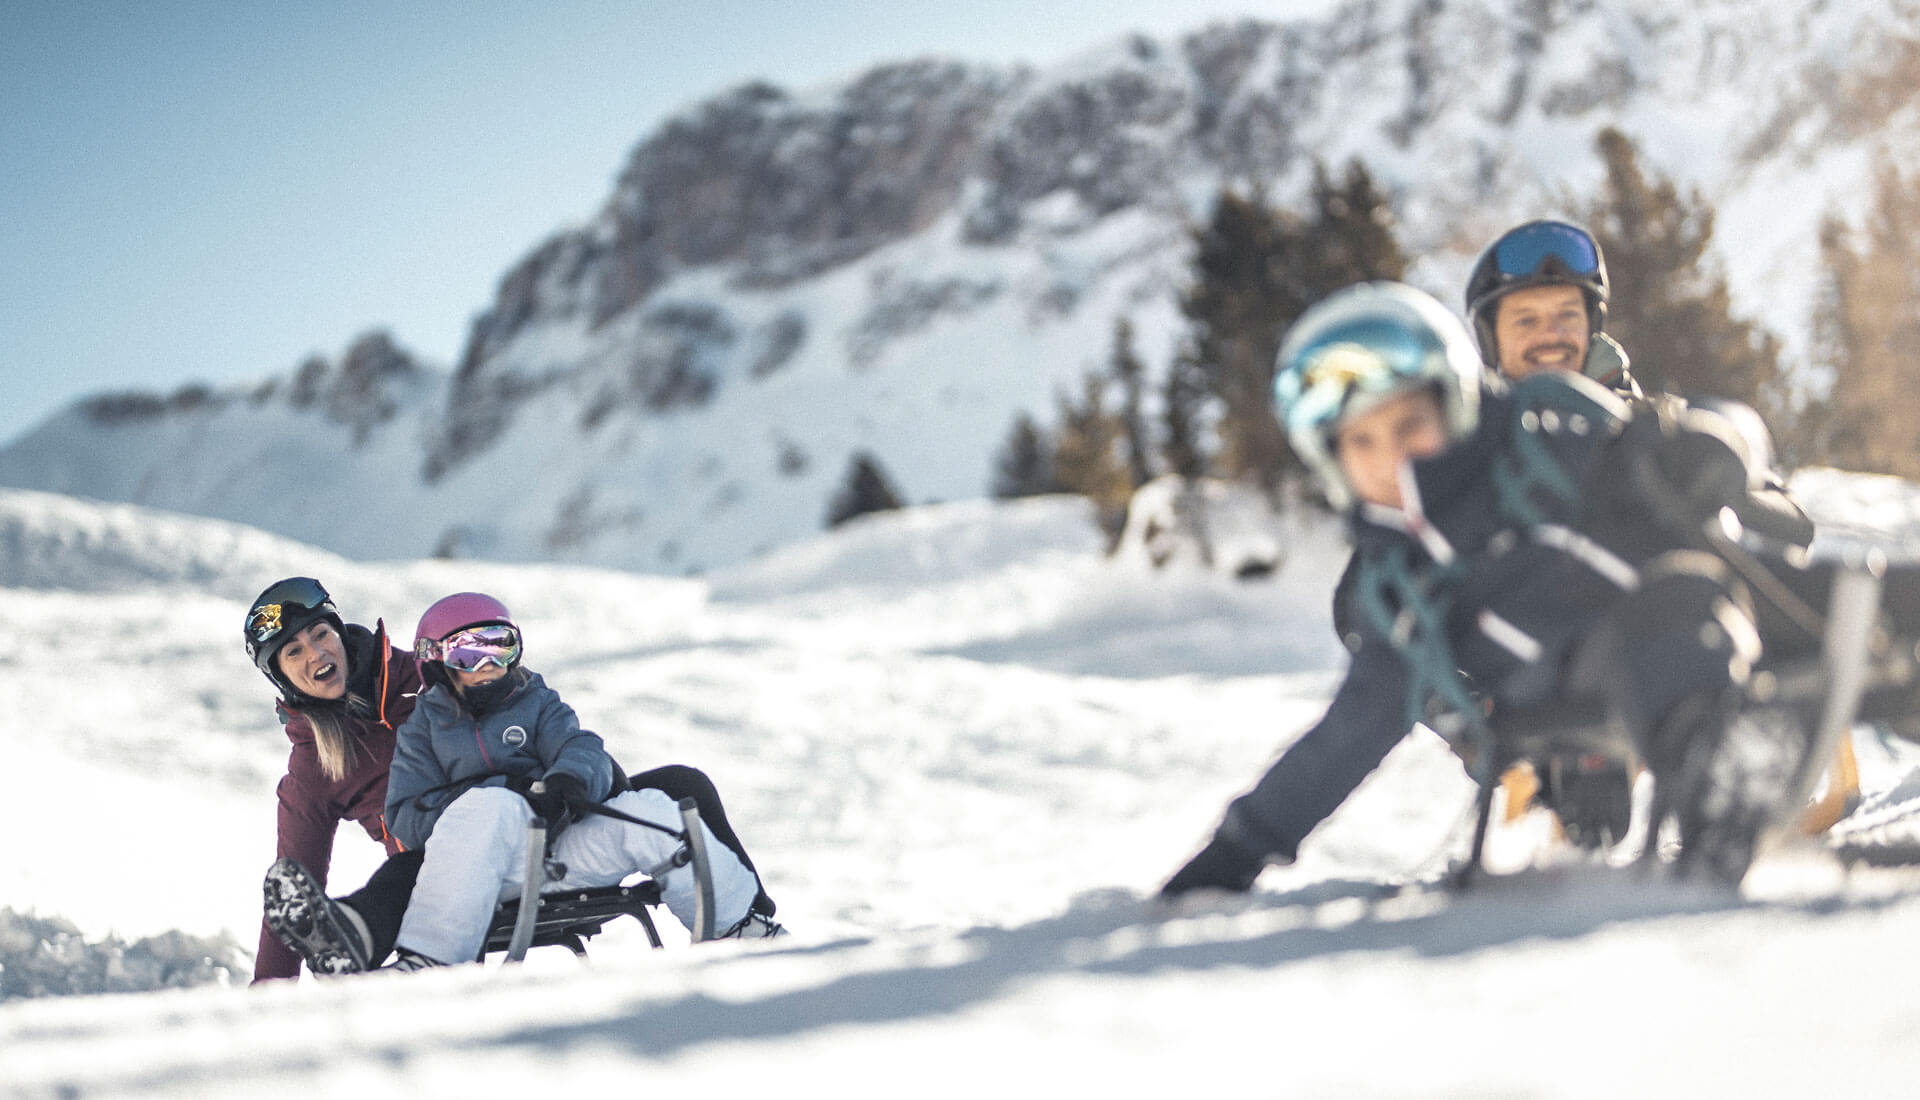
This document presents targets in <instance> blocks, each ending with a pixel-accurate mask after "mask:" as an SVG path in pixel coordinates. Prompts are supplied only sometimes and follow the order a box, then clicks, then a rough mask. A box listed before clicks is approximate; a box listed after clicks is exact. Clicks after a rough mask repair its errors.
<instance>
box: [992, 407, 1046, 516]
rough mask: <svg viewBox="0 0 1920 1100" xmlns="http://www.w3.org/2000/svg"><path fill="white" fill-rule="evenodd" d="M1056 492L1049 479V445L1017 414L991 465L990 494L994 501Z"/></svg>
mask: <svg viewBox="0 0 1920 1100" xmlns="http://www.w3.org/2000/svg"><path fill="white" fill-rule="evenodd" d="M1059 491H1060V484H1059V482H1057V481H1055V480H1054V477H1053V452H1052V444H1051V443H1050V442H1049V441H1048V439H1047V437H1046V435H1045V434H1044V433H1042V432H1041V431H1040V428H1039V426H1038V425H1036V424H1035V423H1034V422H1033V417H1031V416H1028V415H1027V414H1026V413H1021V414H1020V415H1019V416H1017V417H1015V418H1014V421H1013V430H1012V431H1010V432H1008V433H1007V441H1006V443H1005V444H1003V445H1002V446H1001V449H1000V457H999V459H998V460H997V461H996V462H995V463H994V473H993V495H994V497H995V498H996V499H998V500H1012V499H1014V498H1016V497H1034V496H1040V495H1042V494H1044V493H1057V492H1059Z"/></svg>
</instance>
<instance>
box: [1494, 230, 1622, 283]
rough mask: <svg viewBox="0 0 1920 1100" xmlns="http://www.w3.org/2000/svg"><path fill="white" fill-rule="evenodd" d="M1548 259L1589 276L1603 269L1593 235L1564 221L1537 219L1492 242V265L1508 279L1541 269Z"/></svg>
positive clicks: (1572, 271)
mask: <svg viewBox="0 0 1920 1100" xmlns="http://www.w3.org/2000/svg"><path fill="white" fill-rule="evenodd" d="M1549 261H1555V262H1557V263H1558V264H1559V265H1560V266H1561V267H1562V268H1564V269H1565V274H1568V275H1575V276H1589V275H1592V274H1594V273H1595V272H1597V271H1599V270H1600V252H1599V250H1598V249H1597V248H1595V247H1594V243H1593V238H1592V237H1589V236H1587V234H1586V233H1585V232H1583V231H1581V230H1579V229H1575V228H1574V227H1573V226H1571V225H1566V224H1563V223H1561V222H1534V223H1532V224H1530V225H1523V226H1521V227H1520V228H1518V229H1515V230H1514V231H1513V232H1511V233H1508V234H1507V235H1506V236H1504V237H1502V238H1500V240H1499V242H1498V243H1496V244H1495V245H1494V246H1493V265H1494V267H1495V268H1497V269H1498V270H1499V272H1500V274H1501V275H1502V276H1504V277H1506V278H1509V279H1519V278H1524V277H1526V276H1528V275H1538V274H1541V273H1542V269H1543V268H1545V266H1546V265H1547V263H1548V262H1549Z"/></svg>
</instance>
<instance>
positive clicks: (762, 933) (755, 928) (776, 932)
mask: <svg viewBox="0 0 1920 1100" xmlns="http://www.w3.org/2000/svg"><path fill="white" fill-rule="evenodd" d="M787 934H788V933H787V930H786V929H785V928H783V927H781V926H780V924H779V923H778V922H776V921H774V920H772V919H771V918H768V917H765V916H762V915H761V914H759V913H757V912H754V911H751V910H749V911H748V912H747V915H746V916H744V917H741V918H740V920H739V922H738V923H736V924H735V925H734V926H733V927H732V928H729V929H727V930H726V931H725V932H722V933H720V934H719V935H718V936H715V937H714V939H717V940H770V939H773V938H774V937H775V936H784V935H787Z"/></svg>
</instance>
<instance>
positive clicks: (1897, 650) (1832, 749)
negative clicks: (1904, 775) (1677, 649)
mask: <svg viewBox="0 0 1920 1100" xmlns="http://www.w3.org/2000/svg"><path fill="white" fill-rule="evenodd" d="M1880 591H1881V578H1880V575H1879V573H1878V571H1877V570H1875V569H1873V568H1864V569H1862V568H1856V569H1845V570H1842V571H1840V572H1838V573H1837V574H1836V575H1835V577H1834V590H1833V594H1832V596H1831V598H1830V606H1829V609H1828V613H1827V616H1826V620H1825V623H1824V624H1823V625H1824V630H1823V632H1822V635H1821V653H1820V656H1819V657H1818V658H1814V659H1806V660H1801V661H1799V662H1796V663H1794V664H1792V665H1789V666H1786V667H1782V668H1777V669H1770V670H1768V671H1767V672H1766V673H1765V675H1766V684H1767V686H1766V688H1765V689H1764V690H1757V691H1756V692H1755V699H1756V701H1758V702H1763V703H1774V704H1785V705H1788V706H1794V707H1798V708H1800V709H1802V710H1803V711H1805V712H1806V715H1807V717H1808V718H1809V719H1810V726H1811V730H1810V738H1811V740H1810V744H1809V746H1808V752H1807V755H1806V758H1805V759H1804V760H1803V761H1802V762H1801V765H1800V768H1799V770H1798V772H1797V773H1796V774H1795V775H1794V776H1793V777H1792V779H1791V781H1790V785H1789V790H1788V799H1789V804H1790V805H1798V806H1801V807H1802V809H1801V810H1800V811H1799V812H1798V813H1797V814H1795V815H1794V817H1793V818H1792V819H1791V820H1790V821H1787V822H1777V823H1776V824H1775V826H1774V827H1775V828H1778V827H1781V826H1783V825H1784V826H1787V827H1789V828H1792V829H1794V830H1795V831H1797V832H1799V833H1800V834H1801V835H1803V836H1813V835H1818V834H1820V833H1822V832H1825V831H1826V830H1827V829H1829V828H1832V827H1833V825H1834V824H1835V823H1837V822H1838V821H1839V820H1840V819H1841V818H1843V817H1845V816H1846V815H1847V814H1848V813H1851V812H1852V811H1853V809H1854V808H1856V807H1857V806H1858V805H1859V802H1860V775H1859V769H1858V766H1857V763H1856V761H1855V758H1854V753H1853V744H1852V741H1851V739H1850V737H1849V732H1850V731H1851V729H1852V726H1853V724H1854V722H1855V721H1856V719H1857V717H1858V713H1859V709H1860V703H1861V700H1862V698H1863V696H1864V695H1865V694H1866V693H1867V692H1868V691H1871V690H1875V689H1880V688H1885V687H1888V686H1900V687H1906V686H1910V685H1912V684H1913V683H1914V682H1915V681H1916V679H1920V668H1916V663H1915V659H1914V658H1915V657H1916V656H1920V653H1916V651H1914V650H1912V649H1907V648H1904V647H1903V646H1901V645H1897V644H1893V640H1892V639H1889V638H1888V637H1886V636H1885V635H1884V634H1883V633H1881V632H1880V630H1879V629H1878V622H1877V611H1878V607H1879V600H1880ZM1756 687H1758V685H1756ZM1519 724H1524V725H1526V726H1528V727H1529V728H1532V729H1534V730H1536V731H1538V730H1544V731H1545V732H1533V733H1523V734H1517V735H1516V734H1511V733H1504V732H1503V734H1502V735H1501V736H1498V737H1496V739H1495V740H1496V744H1495V747H1494V752H1495V759H1494V765H1495V766H1494V767H1493V768H1492V769H1491V770H1490V772H1489V775H1490V778H1489V779H1487V780H1485V781H1483V782H1482V783H1481V784H1480V785H1479V792H1478V797H1477V800H1476V803H1475V822H1474V833H1473V846H1472V850H1471V854H1470V855H1469V856H1468V858H1467V860H1466V862H1465V863H1463V864H1461V865H1460V866H1458V867H1456V868H1454V870H1453V871H1452V872H1450V873H1449V874H1448V876H1447V878H1448V884H1449V885H1450V886H1453V887H1455V888H1464V887H1468V886H1471V885H1472V884H1473V883H1474V882H1475V881H1477V880H1478V879H1479V878H1480V877H1481V876H1483V875H1485V874H1486V871H1485V868H1484V866H1483V864H1482V859H1483V857H1484V856H1485V853H1486V840H1487V834H1488V832H1489V830H1490V828H1491V826H1492V820H1493V793H1494V791H1495V790H1497V789H1499V788H1500V786H1501V779H1502V777H1503V776H1504V775H1505V773H1506V771H1507V769H1508V768H1509V767H1511V766H1513V765H1514V764H1518V763H1521V762H1533V761H1536V760H1539V759H1542V758H1544V757H1545V756H1547V755H1550V754H1552V753H1556V752H1566V751H1569V750H1572V751H1590V752H1597V753H1601V754H1605V755H1609V756H1612V757H1614V758H1615V759H1618V760H1621V761H1623V762H1625V763H1627V765H1628V767H1629V769H1630V770H1631V769H1633V768H1635V767H1636V766H1638V765H1639V764H1640V759H1639V756H1638V753H1637V752H1636V751H1635V750H1634V748H1633V746H1632V742H1631V740H1630V739H1629V738H1628V737H1627V736H1626V735H1625V732H1624V731H1623V730H1619V729H1617V728H1614V727H1613V726H1612V725H1611V724H1610V723H1609V722H1608V721H1607V720H1606V719H1605V718H1604V717H1601V716H1599V715H1598V714H1596V713H1594V712H1593V711H1591V710H1585V709H1581V708H1578V707H1571V708H1566V709H1564V710H1555V711H1553V712H1550V713H1548V714H1545V715H1534V714H1530V715H1526V716H1524V717H1523V718H1522V719H1521V721H1520V723H1519ZM1823 771H1824V772H1825V773H1826V774H1827V776H1828V789H1827V791H1826V793H1825V795H1824V797H1822V798H1821V799H1820V800H1818V801H1814V802H1809V800H1810V799H1811V797H1812V795H1813V793H1814V788H1815V786H1816V784H1817V783H1818V781H1819V779H1820V776H1821V774H1822V772H1823ZM1653 791H1654V799H1653V805H1652V807H1651V811H1650V813H1649V816H1648V821H1647V832H1646V838H1645V841H1644V843H1643V847H1642V849H1641V852H1640V854H1639V856H1638V857H1637V858H1636V859H1635V863H1636V864H1637V865H1639V866H1648V865H1651V864H1652V863H1653V862H1654V861H1656V860H1657V859H1658V854H1657V850H1656V849H1657V845H1658V841H1659V831H1660V825H1661V823H1662V822H1663V821H1664V820H1665V819H1666V817H1667V816H1668V815H1669V814H1670V813H1671V812H1672V806H1671V804H1670V803H1669V801H1668V799H1667V797H1666V794H1667V792H1665V791H1664V790H1662V784H1661V783H1660V782H1659V780H1658V778H1657V777H1656V779H1655V781H1654V787H1653ZM1876 857H1877V858H1876ZM1876 857H1869V856H1866V855H1864V854H1851V858H1855V859H1858V860H1860V861H1862V862H1869V863H1878V864H1893V863H1896V862H1920V846H1916V847H1913V848H1911V849H1910V850H1906V851H1901V852H1886V853H1876Z"/></svg>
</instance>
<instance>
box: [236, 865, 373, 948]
mask: <svg viewBox="0 0 1920 1100" xmlns="http://www.w3.org/2000/svg"><path fill="white" fill-rule="evenodd" d="M262 891H263V893H264V894H265V897H266V910H265V913H266V922H267V927H268V928H271V929H272V930H273V934H274V935H276V936H278V937H280V942H281V943H284V944H286V945H287V946H288V947H290V948H292V949H293V951H294V953H296V954H298V955H299V956H300V957H301V958H302V959H304V960H306V964H307V969H309V970H311V971H313V972H314V973H315V974H320V975H336V974H361V973H365V972H366V970H367V957H366V952H365V950H364V949H362V948H360V947H359V945H358V944H357V943H356V942H355V937H354V933H353V931H352V930H351V929H350V928H348V927H347V926H346V925H345V924H343V923H342V922H341V920H340V917H339V915H338V914H337V913H336V912H335V911H334V906H333V902H332V901H331V900H329V899H328V898H327V895H326V891H325V890H323V889H321V887H320V884H319V883H318V882H317V881H315V880H314V877H313V875H312V874H310V873H309V872H308V871H307V869H306V868H305V867H302V866H301V865H300V864H298V863H296V862H295V861H293V860H290V859H282V860H279V861H277V862H275V863H274V865H273V866H272V867H271V868H269V869H268V870H267V877H266V881H265V882H264V883H263V885H262Z"/></svg>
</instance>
